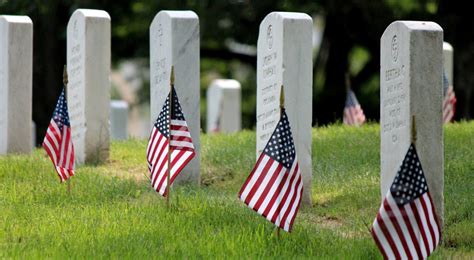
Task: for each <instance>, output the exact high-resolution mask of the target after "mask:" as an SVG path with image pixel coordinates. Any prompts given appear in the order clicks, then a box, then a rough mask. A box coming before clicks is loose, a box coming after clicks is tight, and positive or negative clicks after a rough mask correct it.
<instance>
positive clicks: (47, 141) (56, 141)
mask: <svg viewBox="0 0 474 260" xmlns="http://www.w3.org/2000/svg"><path fill="white" fill-rule="evenodd" d="M43 147H44V149H45V150H46V152H47V153H48V155H49V158H51V161H53V164H54V166H55V167H56V172H57V173H58V175H59V178H60V180H61V182H63V181H65V180H67V179H68V178H69V177H71V176H73V175H74V145H73V144H72V139H71V124H70V123H69V113H68V110H67V101H66V98H65V96H64V89H63V91H62V92H61V95H60V96H59V100H58V103H57V104H56V109H55V110H54V113H53V118H52V119H51V122H50V123H49V126H48V130H47V131H46V136H45V137H44V140H43Z"/></svg>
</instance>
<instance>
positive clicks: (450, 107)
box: [443, 72, 456, 123]
mask: <svg viewBox="0 0 474 260" xmlns="http://www.w3.org/2000/svg"><path fill="white" fill-rule="evenodd" d="M443 96H444V98H443V122H444V123H449V122H451V121H452V120H453V118H454V113H455V112H456V95H455V93H454V88H453V86H452V85H450V84H449V80H448V77H447V76H446V73H445V72H443Z"/></svg>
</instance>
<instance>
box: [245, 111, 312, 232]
mask: <svg viewBox="0 0 474 260" xmlns="http://www.w3.org/2000/svg"><path fill="white" fill-rule="evenodd" d="M302 193H303V182H302V177H301V172H300V169H299V167H298V159H297V156H296V150H295V145H294V142H293V137H292V133H291V129H290V123H289V121H288V116H287V115H286V112H285V110H284V109H282V112H281V118H280V121H279V122H278V124H277V126H276V128H275V130H274V132H273V134H272V135H271V137H270V139H269V141H268V143H267V145H266V146H265V149H264V150H263V152H262V153H261V154H260V156H259V158H258V160H257V163H256V165H255V166H254V168H253V170H252V172H251V173H250V175H249V177H248V178H247V180H246V181H245V183H244V185H243V186H242V188H241V190H240V192H239V198H240V200H242V201H243V202H244V203H245V204H246V205H247V206H248V207H249V208H251V209H253V210H254V211H256V212H257V213H258V214H260V215H262V216H263V217H265V218H266V219H267V220H269V221H270V222H272V223H273V224H275V225H276V226H277V227H279V228H281V229H283V230H285V231H287V232H290V231H291V229H292V227H293V222H294V220H295V217H296V214H297V212H298V209H299V206H300V203H301V196H302Z"/></svg>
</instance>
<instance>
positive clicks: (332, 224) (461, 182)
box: [0, 122, 474, 259]
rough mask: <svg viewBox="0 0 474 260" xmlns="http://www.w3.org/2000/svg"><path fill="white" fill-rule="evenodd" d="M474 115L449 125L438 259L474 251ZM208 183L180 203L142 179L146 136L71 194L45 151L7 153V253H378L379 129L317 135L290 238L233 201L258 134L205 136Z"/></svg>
mask: <svg viewBox="0 0 474 260" xmlns="http://www.w3.org/2000/svg"><path fill="white" fill-rule="evenodd" d="M473 132H474V122H470V123H466V122H463V123H458V124H450V125H448V126H447V127H446V128H445V201H446V205H445V206H446V214H445V215H446V222H445V232H444V234H443V239H444V241H443V244H442V245H441V247H440V248H438V249H437V250H436V252H435V254H434V258H435V259H436V258H439V259H444V258H451V257H464V258H472V257H474V216H473V212H474V204H473V203H472V186H473V185H474V183H473V179H472V173H473V172H474V161H473V160H472V147H474V139H473V138H472V133H473ZM201 138H202V139H201V140H202V161H201V164H202V166H201V169H202V171H201V173H202V183H203V184H202V186H201V187H200V188H198V187H195V186H177V187H175V189H174V190H173V192H172V195H171V196H172V197H171V199H172V207H171V208H170V209H167V208H166V204H165V202H164V200H163V199H162V198H161V197H160V196H159V195H157V194H156V193H155V192H154V191H152V190H151V188H150V185H149V182H148V181H147V180H146V177H145V176H144V174H145V173H146V172H147V169H146V163H144V161H145V160H144V158H145V149H146V142H145V141H144V140H129V141H123V142H114V143H112V147H111V159H110V160H109V162H107V163H106V164H102V165H100V166H97V167H94V166H82V167H79V168H78V169H77V174H76V176H74V177H73V178H72V181H71V184H72V193H71V194H70V195H68V194H67V193H66V185H65V184H58V183H57V182H58V178H57V177H56V176H55V174H54V173H53V167H52V165H51V162H50V161H49V158H47V157H46V155H45V152H44V151H42V150H39V149H38V150H35V151H34V153H33V154H31V155H29V156H27V155H8V156H3V157H0V209H1V212H2V214H0V257H1V258H46V257H47V258H60V257H61V258H64V257H67V258H137V257H146V258H169V257H172V258H229V257H230V258H270V257H271V258H273V257H278V258H301V257H307V258H328V259H329V258H330V259H340V258H343V259H348V258H351V259H368V258H369V259H375V258H381V255H380V254H379V253H378V250H377V248H376V246H375V244H374V243H373V241H372V239H371V237H370V233H369V228H370V225H371V223H372V221H373V218H374V217H375V215H376V213H377V210H378V207H379V203H380V193H379V171H380V168H379V164H380V162H379V126H378V125H376V124H369V125H364V126H363V127H360V128H354V127H346V126H342V125H333V126H328V127H324V128H317V129H314V130H313V187H312V188H313V190H312V194H313V195H312V196H313V207H311V208H307V207H305V208H302V209H301V210H300V212H299V214H298V217H297V219H296V221H295V227H294V230H293V232H292V233H291V234H287V233H285V232H281V236H280V237H277V236H276V233H275V230H274V227H273V225H272V224H270V223H269V222H268V221H266V220H265V219H264V218H262V217H260V216H258V215H257V214H255V213H254V212H253V211H252V210H250V209H248V208H247V207H245V206H244V205H243V203H241V202H240V201H239V200H238V199H237V193H238V191H239V189H240V186H241V185H242V183H243V181H244V180H245V178H246V177H247V176H248V174H249V172H250V170H251V168H252V166H253V164H254V163H255V133H254V132H251V131H244V132H242V133H239V134H234V135H212V136H210V135H202V136H201Z"/></svg>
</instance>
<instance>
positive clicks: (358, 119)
mask: <svg viewBox="0 0 474 260" xmlns="http://www.w3.org/2000/svg"><path fill="white" fill-rule="evenodd" d="M343 122H344V124H346V125H356V126H360V125H362V124H363V123H364V122H365V115H364V111H363V110H362V108H361V106H360V104H359V101H358V100H357V97H356V95H355V93H354V91H352V90H351V89H349V90H348V91H347V97H346V105H345V107H344V116H343Z"/></svg>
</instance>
